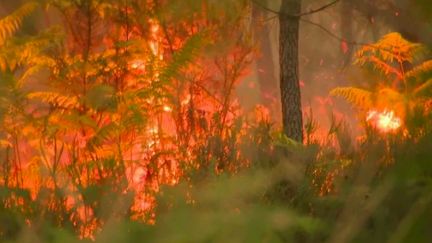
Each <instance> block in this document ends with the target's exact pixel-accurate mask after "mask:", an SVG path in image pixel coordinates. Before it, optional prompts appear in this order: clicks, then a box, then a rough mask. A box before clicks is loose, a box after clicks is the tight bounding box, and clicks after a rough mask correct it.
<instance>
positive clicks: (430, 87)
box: [413, 79, 432, 98]
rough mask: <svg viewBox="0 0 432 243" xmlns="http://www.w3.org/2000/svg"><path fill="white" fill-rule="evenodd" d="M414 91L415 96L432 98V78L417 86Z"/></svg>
mask: <svg viewBox="0 0 432 243" xmlns="http://www.w3.org/2000/svg"><path fill="white" fill-rule="evenodd" d="M413 93H414V96H415V97H425V98H430V97H431V96H432V79H429V80H427V81H426V82H424V83H423V84H421V85H420V86H418V87H416V88H415V89H414V92H413Z"/></svg>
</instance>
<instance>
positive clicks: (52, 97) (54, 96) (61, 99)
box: [27, 92, 80, 109]
mask: <svg viewBox="0 0 432 243" xmlns="http://www.w3.org/2000/svg"><path fill="white" fill-rule="evenodd" d="M27 97H28V98H29V99H39V100H42V101H43V102H45V103H48V104H50V105H54V106H57V107H61V108H65V109H76V108H78V107H79V106H80V104H79V102H78V99H77V98H76V97H72V96H67V95H62V94H60V93H56V92H34V93H30V94H29V95H28V96H27Z"/></svg>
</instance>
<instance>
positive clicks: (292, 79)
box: [279, 0, 303, 142]
mask: <svg viewBox="0 0 432 243" xmlns="http://www.w3.org/2000/svg"><path fill="white" fill-rule="evenodd" d="M300 11H301V0H283V1H282V5H281V13H283V14H279V23H280V33H279V65H280V91H281V101H282V124H283V130H284V133H285V134H286V135H287V136H288V137H289V138H291V139H294V140H296V141H298V142H303V117H302V109H301V94H300V84H299V73H298V70H299V62H298V49H299V48H298V47H299V46H298V45H299V27H300V20H299V19H300V17H299V16H296V15H299V14H300Z"/></svg>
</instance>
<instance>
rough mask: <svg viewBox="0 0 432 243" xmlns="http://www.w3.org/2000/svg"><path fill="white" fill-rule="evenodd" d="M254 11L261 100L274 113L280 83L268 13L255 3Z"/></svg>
mask: <svg viewBox="0 0 432 243" xmlns="http://www.w3.org/2000/svg"><path fill="white" fill-rule="evenodd" d="M252 13H253V14H252V18H253V31H254V38H255V41H256V42H257V44H258V45H259V49H260V50H261V53H260V55H259V57H258V58H257V59H256V66H257V76H258V83H259V86H260V95H261V101H262V103H263V105H264V106H265V107H267V108H268V109H269V110H270V111H271V112H272V113H276V108H275V106H277V104H278V101H277V92H278V83H277V80H276V75H275V71H274V62H273V55H272V48H271V47H272V45H271V35H270V29H269V27H268V26H266V24H267V23H264V24H263V21H264V19H265V18H266V17H267V15H266V11H265V10H263V9H262V8H261V7H259V6H256V5H253V9H252ZM274 118H276V117H274Z"/></svg>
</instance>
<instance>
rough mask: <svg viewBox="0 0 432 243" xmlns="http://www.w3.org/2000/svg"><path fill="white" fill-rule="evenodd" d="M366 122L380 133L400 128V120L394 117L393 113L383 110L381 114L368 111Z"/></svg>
mask: <svg viewBox="0 0 432 243" xmlns="http://www.w3.org/2000/svg"><path fill="white" fill-rule="evenodd" d="M366 121H368V122H369V123H371V124H372V125H373V126H375V127H376V128H378V130H380V131H382V132H392V131H396V130H397V129H399V128H400V127H401V126H402V121H401V119H400V118H399V117H397V116H395V114H394V112H393V111H387V110H384V111H383V112H378V111H376V110H372V111H369V112H368V114H367V117H366Z"/></svg>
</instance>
